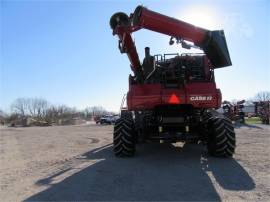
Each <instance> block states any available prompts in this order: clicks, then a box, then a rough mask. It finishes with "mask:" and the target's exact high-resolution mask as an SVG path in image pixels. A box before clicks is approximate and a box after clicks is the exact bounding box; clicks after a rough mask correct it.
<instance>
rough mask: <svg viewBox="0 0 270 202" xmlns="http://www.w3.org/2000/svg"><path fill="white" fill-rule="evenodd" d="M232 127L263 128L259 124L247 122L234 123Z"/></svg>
mask: <svg viewBox="0 0 270 202" xmlns="http://www.w3.org/2000/svg"><path fill="white" fill-rule="evenodd" d="M233 125H234V128H241V127H248V128H254V129H263V128H262V127H260V126H259V124H247V123H234V124H233Z"/></svg>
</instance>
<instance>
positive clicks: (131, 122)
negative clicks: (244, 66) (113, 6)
mask: <svg viewBox="0 0 270 202" xmlns="http://www.w3.org/2000/svg"><path fill="white" fill-rule="evenodd" d="M110 26H111V28H112V30H113V35H117V36H118V37H119V44H118V46H119V49H120V52H121V53H126V54H127V55H128V58H129V60H130V63H131V65H130V66H131V69H132V71H133V72H134V75H133V76H132V75H130V76H129V91H128V93H127V108H122V109H121V117H120V118H119V119H118V120H117V121H116V123H115V127H114V140H113V142H114V153H115V155H116V156H133V155H134V153H135V150H136V143H138V142H141V141H142V142H144V141H149V140H151V141H159V142H172V143H173V142H177V141H183V142H185V143H197V142H198V141H202V142H205V143H206V144H207V148H208V151H209V153H210V155H213V156H218V157H231V156H232V155H233V153H234V150H235V133H234V128H233V126H232V123H231V120H230V119H228V118H226V117H225V116H223V115H222V114H219V113H217V112H216V111H215V110H214V109H217V108H220V106H221V100H222V98H221V92H220V90H219V89H217V88H216V83H215V77H214V69H216V68H221V67H225V66H230V65H231V60H230V55H229V52H228V48H227V44H226V40H225V36H224V32H223V31H222V30H219V31H209V30H206V29H202V28H199V27H195V26H193V25H191V24H188V23H186V22H183V21H180V20H177V19H174V18H171V17H167V16H165V15H162V14H159V13H156V12H153V11H151V10H149V9H146V8H144V7H142V6H138V7H137V8H136V10H135V11H134V13H132V14H131V15H130V16H128V15H126V14H125V13H122V12H118V13H115V14H114V15H113V16H112V17H111V19H110ZM143 28H144V29H148V30H151V31H155V32H158V33H162V34H166V35H168V36H170V37H171V38H170V42H169V43H170V45H172V44H173V43H174V42H176V43H179V44H181V45H182V47H183V48H188V49H190V48H199V49H201V50H203V51H204V53H205V54H181V55H179V54H164V55H160V54H159V55H155V56H151V55H150V49H149V48H148V47H146V48H145V58H144V60H143V63H141V62H140V60H139V57H138V53H137V50H136V47H135V44H134V42H133V40H132V37H131V33H132V32H135V31H138V30H140V29H143ZM187 41H189V42H193V44H191V43H188V42H187ZM168 56H169V57H168Z"/></svg>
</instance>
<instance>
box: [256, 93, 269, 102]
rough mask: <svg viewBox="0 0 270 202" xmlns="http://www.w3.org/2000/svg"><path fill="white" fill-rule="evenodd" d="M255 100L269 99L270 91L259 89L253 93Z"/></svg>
mask: <svg viewBox="0 0 270 202" xmlns="http://www.w3.org/2000/svg"><path fill="white" fill-rule="evenodd" d="M255 100H256V101H258V102H260V101H270V91H261V92H259V93H257V94H256V95H255Z"/></svg>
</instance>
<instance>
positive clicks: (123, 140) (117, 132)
mask: <svg viewBox="0 0 270 202" xmlns="http://www.w3.org/2000/svg"><path fill="white" fill-rule="evenodd" d="M135 144H136V138H135V130H134V123H133V120H132V119H129V118H119V119H117V121H116V122H115V125H114V133H113V151H114V154H115V156H120V157H124V156H133V155H134V154H135V151H136V147H135Z"/></svg>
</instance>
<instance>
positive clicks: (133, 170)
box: [26, 144, 255, 201]
mask: <svg viewBox="0 0 270 202" xmlns="http://www.w3.org/2000/svg"><path fill="white" fill-rule="evenodd" d="M202 151H203V147H202V146H201V145H185V146H184V147H183V148H182V147H174V146H173V145H167V144H147V145H139V148H138V152H137V155H136V156H135V157H133V158H115V157H114V155H113V154H112V146H111V145H109V146H107V147H103V148H100V149H96V150H92V151H90V152H88V153H85V154H84V157H85V158H87V159H88V160H90V159H91V160H98V159H103V160H101V161H99V162H97V163H95V164H93V165H91V166H89V167H87V168H85V169H83V170H81V171H79V172H77V173H75V174H73V175H71V176H70V177H67V178H66V179H64V180H63V181H61V182H59V183H57V184H51V182H52V181H53V178H55V177H56V176H57V175H61V174H63V172H65V170H64V171H61V172H59V173H57V174H55V175H52V176H50V177H48V178H45V179H41V180H39V181H38V182H37V185H50V187H49V188H48V189H46V190H44V191H42V192H40V193H37V194H36V195H33V196H31V197H30V198H28V199H26V201H99V200H105V201H117V200H125V201H130V200H135V201H140V200H144V201H147V200H152V201H165V200H166V201H168V200H174V201H176V200H178V201H179V200H180V201H186V200H188V201H219V200H221V199H220V197H219V195H218V193H217V192H216V190H215V188H214V186H213V183H212V181H211V180H210V178H209V176H208V174H207V172H212V174H213V176H214V177H215V179H216V181H217V182H218V183H219V184H220V186H221V187H222V188H224V189H227V190H235V191H240V190H252V189H254V188H255V184H254V182H253V180H252V178H251V177H250V176H249V174H248V173H247V172H246V171H245V169H244V168H243V167H242V166H241V165H240V164H238V163H237V162H236V161H235V160H234V159H218V158H210V157H208V156H207V155H206V154H204V152H202Z"/></svg>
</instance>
